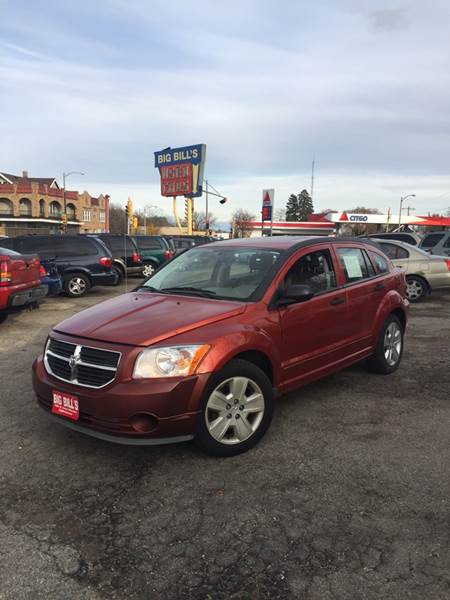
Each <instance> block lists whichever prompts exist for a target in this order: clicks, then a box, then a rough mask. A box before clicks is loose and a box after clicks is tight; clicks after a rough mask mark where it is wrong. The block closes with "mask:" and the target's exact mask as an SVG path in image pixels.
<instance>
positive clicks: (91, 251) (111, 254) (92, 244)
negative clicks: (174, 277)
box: [0, 234, 211, 321]
mask: <svg viewBox="0 0 450 600" xmlns="http://www.w3.org/2000/svg"><path fill="white" fill-rule="evenodd" d="M209 241H211V238H209V237H205V238H201V239H199V238H184V237H180V238H174V237H163V236H156V235H155V236H150V235H149V236H147V235H142V236H129V235H115V234H86V235H64V236H55V235H23V236H17V237H12V238H3V239H2V240H1V241H0V257H1V258H0V260H1V279H0V320H2V321H3V320H5V318H6V316H7V314H8V313H10V312H12V311H16V310H20V309H22V308H24V307H34V306H35V305H36V304H37V302H38V301H39V300H41V299H42V298H43V297H45V296H47V295H48V296H57V295H59V294H60V293H61V292H64V293H65V294H66V295H68V296H70V297H72V298H77V297H81V296H84V295H85V294H86V293H87V292H88V291H89V290H90V289H91V288H93V287H94V286H97V285H119V284H120V283H121V282H122V281H123V280H124V279H126V278H127V277H130V276H136V277H149V276H151V275H152V274H153V273H154V272H155V270H156V269H157V268H159V267H160V266H161V265H162V264H164V263H165V262H166V261H168V260H170V259H171V258H172V257H173V256H174V255H175V254H178V253H179V252H182V251H184V250H185V249H186V248H189V247H191V246H193V245H198V244H199V243H200V242H202V243H205V242H209ZM37 259H38V262H36V261H37ZM39 263H40V264H39Z"/></svg>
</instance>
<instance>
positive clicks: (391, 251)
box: [379, 242, 409, 260]
mask: <svg viewBox="0 0 450 600" xmlns="http://www.w3.org/2000/svg"><path fill="white" fill-rule="evenodd" d="M379 246H380V248H381V249H382V250H383V252H384V253H385V254H386V256H389V258H390V259H391V260H395V259H396V258H409V252H408V250H406V249H405V248H402V246H396V245H395V244H387V243H386V242H380V243H379Z"/></svg>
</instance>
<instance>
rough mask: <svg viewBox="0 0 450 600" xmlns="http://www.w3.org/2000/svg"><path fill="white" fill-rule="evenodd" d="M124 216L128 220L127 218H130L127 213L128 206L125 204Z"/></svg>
mask: <svg viewBox="0 0 450 600" xmlns="http://www.w3.org/2000/svg"><path fill="white" fill-rule="evenodd" d="M125 216H126V218H127V219H128V217H129V216H130V215H129V213H128V204H125Z"/></svg>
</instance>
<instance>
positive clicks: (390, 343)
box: [368, 315, 403, 375]
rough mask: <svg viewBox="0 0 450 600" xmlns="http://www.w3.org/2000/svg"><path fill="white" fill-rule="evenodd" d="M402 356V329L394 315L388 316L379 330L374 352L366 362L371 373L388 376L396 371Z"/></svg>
mask: <svg viewBox="0 0 450 600" xmlns="http://www.w3.org/2000/svg"><path fill="white" fill-rule="evenodd" d="M402 355H403V327H402V324H401V323H400V321H399V319H398V318H397V317H396V316H395V315H389V317H388V318H387V319H386V321H385V322H384V324H383V327H382V328H381V331H380V334H379V337H378V341H377V345H376V347H375V352H374V353H373V355H372V356H371V357H370V358H369V360H368V366H369V369H370V371H372V372H373V373H380V374H382V375H389V374H390V373H393V372H394V371H396V370H397V369H398V367H399V365H400V362H401V360H402Z"/></svg>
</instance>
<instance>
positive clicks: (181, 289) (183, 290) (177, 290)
mask: <svg viewBox="0 0 450 600" xmlns="http://www.w3.org/2000/svg"><path fill="white" fill-rule="evenodd" d="M161 292H166V293H169V294H170V293H172V292H173V293H174V294H188V295H190V294H193V295H194V296H205V298H208V297H213V296H217V294H216V292H213V291H212V290H202V289H199V288H195V287H189V286H178V287H166V288H162V290H161Z"/></svg>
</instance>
